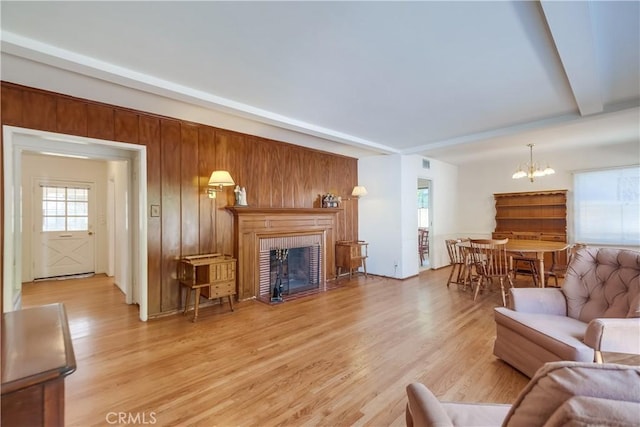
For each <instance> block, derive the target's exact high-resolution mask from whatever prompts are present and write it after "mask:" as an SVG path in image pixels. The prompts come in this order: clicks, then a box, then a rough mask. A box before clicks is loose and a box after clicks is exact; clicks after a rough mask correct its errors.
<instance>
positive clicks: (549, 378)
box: [406, 362, 640, 427]
mask: <svg viewBox="0 0 640 427" xmlns="http://www.w3.org/2000/svg"><path fill="white" fill-rule="evenodd" d="M407 395H408V398H409V401H408V404H407V412H406V420H407V426H408V427H429V426H479V425H480V426H497V425H502V426H504V427H536V426H544V427H561V426H562V427H564V426H594V425H598V426H617V427H621V426H632V425H635V426H637V425H638V421H639V420H640V367H638V366H624V365H613V364H602V365H600V364H595V363H590V362H588V363H582V362H551V363H547V364H545V365H544V366H543V367H542V368H540V369H539V370H538V371H537V372H536V374H535V375H534V376H533V378H532V379H531V381H529V383H528V384H527V385H526V387H525V388H524V389H523V390H522V391H521V392H520V394H519V395H518V397H517V398H516V400H515V402H514V403H513V405H511V406H509V405H502V404H474V403H456V402H442V403H441V402H439V401H438V399H437V398H436V397H435V396H434V395H433V393H431V391H429V389H428V388H427V387H425V386H424V385H422V384H419V383H413V384H410V385H409V386H408V387H407Z"/></svg>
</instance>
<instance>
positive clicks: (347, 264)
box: [336, 240, 369, 279]
mask: <svg viewBox="0 0 640 427" xmlns="http://www.w3.org/2000/svg"><path fill="white" fill-rule="evenodd" d="M368 247H369V244H368V243H367V242H365V241H364V240H356V241H353V240H340V241H338V242H336V268H337V270H338V278H339V277H340V273H341V270H342V269H343V268H346V269H348V270H349V279H351V275H352V273H353V270H354V269H356V270H357V269H359V268H360V267H362V268H363V269H364V277H367V257H368Z"/></svg>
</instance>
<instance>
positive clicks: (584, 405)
mask: <svg viewBox="0 0 640 427" xmlns="http://www.w3.org/2000/svg"><path fill="white" fill-rule="evenodd" d="M638 411H640V408H638V404H637V403H634V402H624V401H618V400H611V399H602V398H597V397H584V396H580V397H572V398H570V399H569V400H567V401H566V402H564V403H563V404H562V405H560V407H559V408H558V409H557V410H556V411H555V412H554V413H553V415H552V416H551V417H550V418H549V419H548V420H547V422H546V423H545V427H591V426H616V427H626V426H628V427H637V426H638V423H637V422H636V420H638V419H639V418H640V414H638Z"/></svg>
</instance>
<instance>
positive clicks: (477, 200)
mask: <svg viewBox="0 0 640 427" xmlns="http://www.w3.org/2000/svg"><path fill="white" fill-rule="evenodd" d="M522 148H523V149H522V155H521V156H518V157H503V158H494V159H482V160H479V161H477V162H473V163H467V164H465V165H462V166H460V168H459V174H458V184H459V187H458V205H459V206H460V215H459V217H458V219H459V221H458V231H459V232H460V234H462V235H467V236H471V237H473V236H485V235H488V234H490V233H491V232H492V231H493V230H494V228H495V219H494V218H495V205H494V199H493V193H510V192H521V191H536V190H559V189H565V190H569V193H568V200H567V210H568V212H567V223H568V225H567V228H568V230H567V232H568V237H569V241H570V242H572V241H573V240H572V236H573V203H572V202H573V174H572V173H573V172H574V171H580V170H588V169H598V168H607V167H616V166H627V165H633V164H635V165H637V164H638V163H639V162H640V143H639V142H638V141H631V142H628V143H625V144H618V145H603V146H600V147H587V148H582V149H580V150H575V149H563V148H557V149H550V150H547V151H542V152H539V151H538V150H536V147H534V151H533V158H534V161H540V162H544V163H546V161H548V162H549V164H550V165H551V167H553V169H555V171H556V173H555V174H554V175H549V176H546V177H542V178H536V179H535V181H534V182H530V181H529V180H528V179H526V178H522V179H518V180H515V179H511V175H512V174H513V173H514V172H515V170H516V168H517V166H518V164H519V163H524V162H525V161H527V159H528V158H529V152H528V149H527V147H522ZM545 165H546V164H545Z"/></svg>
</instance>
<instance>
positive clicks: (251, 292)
mask: <svg viewBox="0 0 640 427" xmlns="http://www.w3.org/2000/svg"><path fill="white" fill-rule="evenodd" d="M227 210H229V211H230V212H231V213H232V214H233V217H234V221H233V238H234V247H235V248H236V258H237V259H238V267H237V278H238V299H239V300H247V299H252V298H257V297H258V296H259V292H260V242H261V240H265V239H272V238H279V237H282V238H286V237H293V236H315V237H313V238H315V239H319V241H320V244H321V247H322V250H321V259H322V266H321V269H322V271H321V277H322V278H323V283H321V284H320V287H321V289H324V288H325V283H326V280H328V279H333V278H335V270H336V268H335V251H334V247H335V242H336V239H337V230H336V224H337V215H338V212H339V211H340V209H332V208H251V207H230V208H227Z"/></svg>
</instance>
